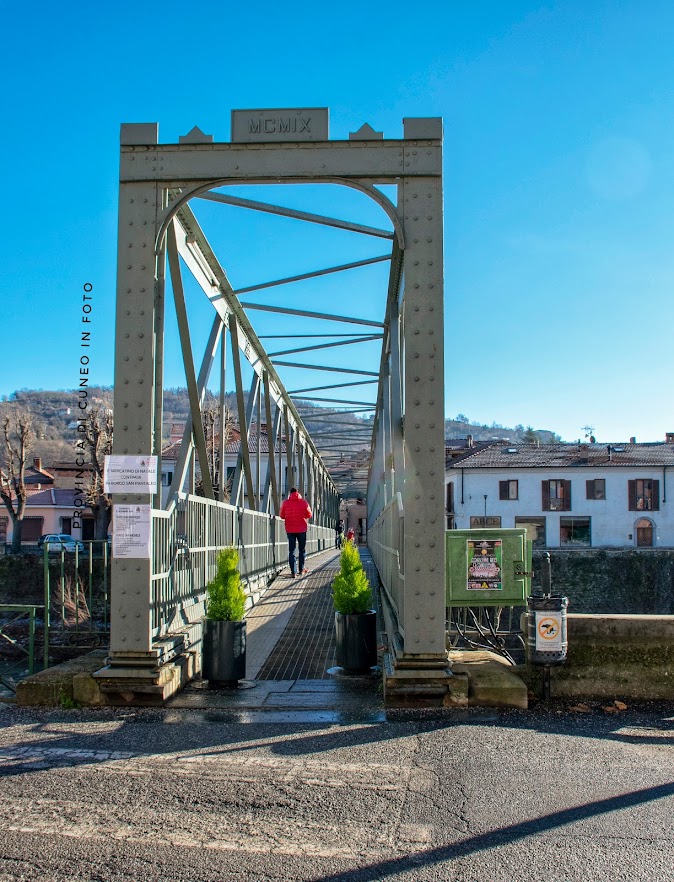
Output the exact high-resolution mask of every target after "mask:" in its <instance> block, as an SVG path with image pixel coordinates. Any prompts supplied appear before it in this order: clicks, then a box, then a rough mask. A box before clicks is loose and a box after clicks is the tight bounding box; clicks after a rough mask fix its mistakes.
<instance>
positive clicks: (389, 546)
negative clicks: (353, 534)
mask: <svg viewBox="0 0 674 882" xmlns="http://www.w3.org/2000/svg"><path fill="white" fill-rule="evenodd" d="M404 514H405V513H404V511H403V502H402V496H401V495H400V493H396V494H395V495H394V497H393V499H392V500H391V501H390V502H389V503H388V505H387V506H386V507H385V508H384V509H383V510H382V512H381V513H380V514H379V517H378V518H377V520H376V521H375V522H374V524H373V525H372V526H371V527H370V529H369V530H368V536H367V544H368V548H369V550H370V554H371V555H372V559H373V560H374V562H375V565H376V567H377V570H378V572H379V578H380V579H381V583H382V585H383V587H384V590H385V591H386V595H387V597H388V600H389V603H390V604H391V606H392V608H393V610H394V612H395V614H396V617H397V620H398V629H399V631H400V633H401V634H403V635H404V633H405V609H404V599H405V592H404V590H403V589H404V583H405V560H404V546H403V537H404V535H405V516H404Z"/></svg>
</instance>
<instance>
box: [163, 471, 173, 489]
mask: <svg viewBox="0 0 674 882" xmlns="http://www.w3.org/2000/svg"><path fill="white" fill-rule="evenodd" d="M172 480H173V472H162V473H161V485H162V487H170V486H171V481H172Z"/></svg>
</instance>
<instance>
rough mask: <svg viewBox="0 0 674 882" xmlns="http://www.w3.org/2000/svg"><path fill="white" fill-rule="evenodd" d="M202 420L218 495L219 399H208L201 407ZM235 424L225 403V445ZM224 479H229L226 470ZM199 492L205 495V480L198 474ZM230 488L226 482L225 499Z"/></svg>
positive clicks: (219, 473)
mask: <svg viewBox="0 0 674 882" xmlns="http://www.w3.org/2000/svg"><path fill="white" fill-rule="evenodd" d="M201 421H202V423H203V427H204V437H205V439H206V453H207V456H208V465H209V468H210V471H211V479H212V481H213V489H214V490H215V493H216V496H217V492H218V488H219V487H220V476H221V471H222V470H221V468H220V404H219V402H217V401H213V400H212V401H208V402H206V403H205V404H204V406H203V407H202V409H201ZM233 425H234V416H233V414H232V412H231V411H230V409H229V408H228V407H227V405H225V426H224V429H225V434H224V440H225V447H226V446H227V443H228V441H229V439H230V437H231V433H232V426H233ZM224 480H225V482H226V481H227V474H226V471H225V474H224ZM196 489H197V493H198V494H199V495H203V482H202V480H201V477H200V475H198V476H197V485H196ZM228 494H229V488H228V487H227V485H226V484H225V499H227V498H228Z"/></svg>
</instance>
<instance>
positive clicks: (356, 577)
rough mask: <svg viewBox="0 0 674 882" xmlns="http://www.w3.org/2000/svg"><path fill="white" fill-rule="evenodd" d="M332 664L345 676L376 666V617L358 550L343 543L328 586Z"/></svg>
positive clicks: (348, 543) (349, 544)
mask: <svg viewBox="0 0 674 882" xmlns="http://www.w3.org/2000/svg"><path fill="white" fill-rule="evenodd" d="M332 600H333V603H334V606H335V641H336V661H337V664H338V665H339V666H340V667H341V668H343V669H344V671H345V672H346V673H363V672H365V671H369V669H370V668H371V667H373V666H374V665H376V664H377V614H376V612H375V611H374V610H373V609H372V591H371V589H370V583H369V581H368V578H367V575H366V573H365V570H364V569H363V564H362V562H361V559H360V554H359V553H358V549H357V548H356V547H355V546H354V545H352V544H351V543H350V542H347V543H346V544H345V545H344V547H343V548H342V553H341V555H340V569H339V573H338V574H337V575H336V576H335V578H334V579H333V582H332Z"/></svg>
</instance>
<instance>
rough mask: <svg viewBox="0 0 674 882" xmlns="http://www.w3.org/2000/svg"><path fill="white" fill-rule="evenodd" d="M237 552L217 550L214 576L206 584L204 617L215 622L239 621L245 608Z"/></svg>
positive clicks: (232, 549) (244, 595)
mask: <svg viewBox="0 0 674 882" xmlns="http://www.w3.org/2000/svg"><path fill="white" fill-rule="evenodd" d="M238 566H239V552H238V551H237V550H236V548H223V549H222V550H221V551H220V552H218V558H217V570H216V573H215V578H214V579H213V581H212V582H209V583H208V585H207V586H206V593H207V600H206V617H207V618H209V619H211V620H212V621H216V622H240V621H242V620H243V613H244V610H245V608H246V592H245V591H244V590H243V585H242V584H241V576H240V575H239V569H238Z"/></svg>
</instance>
